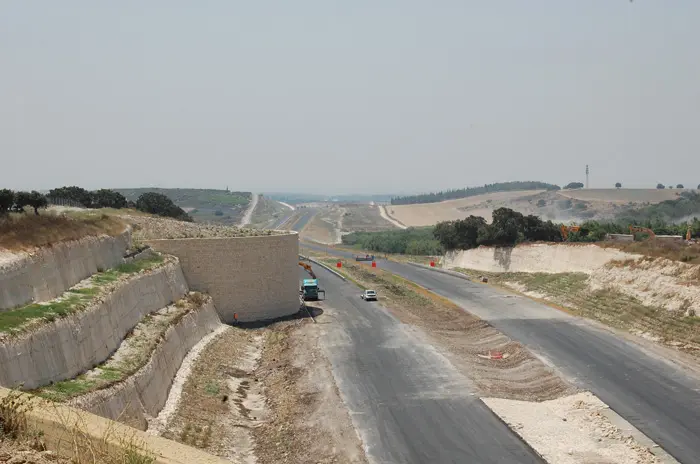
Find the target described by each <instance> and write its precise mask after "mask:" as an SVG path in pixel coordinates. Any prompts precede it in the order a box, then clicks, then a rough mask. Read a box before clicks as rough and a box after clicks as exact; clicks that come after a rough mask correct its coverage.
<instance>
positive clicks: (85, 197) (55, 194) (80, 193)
mask: <svg viewBox="0 0 700 464" xmlns="http://www.w3.org/2000/svg"><path fill="white" fill-rule="evenodd" d="M49 196H50V197H51V198H61V199H63V200H72V201H75V202H77V203H80V204H81V205H83V206H84V207H86V208H89V207H90V205H91V204H92V195H91V194H90V192H88V191H87V190H85V189H84V188H81V187H77V186H75V185H73V186H71V187H61V188H56V189H51V190H49Z"/></svg>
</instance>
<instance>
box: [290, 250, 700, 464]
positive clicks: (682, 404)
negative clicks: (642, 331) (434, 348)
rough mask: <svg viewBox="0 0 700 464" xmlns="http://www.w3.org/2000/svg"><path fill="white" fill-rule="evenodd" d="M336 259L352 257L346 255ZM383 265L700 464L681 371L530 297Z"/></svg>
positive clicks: (689, 382) (698, 431) (681, 457)
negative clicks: (448, 302) (483, 322)
mask: <svg viewBox="0 0 700 464" xmlns="http://www.w3.org/2000/svg"><path fill="white" fill-rule="evenodd" d="M303 246H304V247H307V248H312V249H317V250H319V251H326V250H327V248H324V247H317V246H315V245H312V244H306V243H305V244H303ZM333 254H336V255H341V256H343V257H345V258H352V253H348V252H345V251H342V250H333ZM377 262H378V266H379V267H380V268H383V269H386V270H388V271H390V272H392V273H395V274H397V275H400V276H402V277H404V278H406V279H408V280H411V281H413V282H415V283H417V284H419V285H421V286H423V287H426V288H428V289H430V290H431V291H433V292H435V293H437V294H438V295H441V296H444V297H446V298H449V299H450V300H452V301H453V302H455V303H456V304H458V305H459V306H460V307H462V308H463V309H464V310H466V311H469V312H470V313H472V314H475V315H476V316H478V317H480V318H482V319H484V320H487V321H488V322H489V323H491V324H492V325H493V326H494V327H496V328H498V329H499V330H500V331H502V332H503V333H505V334H507V335H508V336H510V337H511V338H513V339H515V340H517V341H519V342H521V343H523V344H524V345H525V346H527V347H528V348H529V349H530V350H531V351H532V352H533V353H534V354H536V355H537V356H539V357H540V358H541V359H543V360H544V361H545V362H546V363H547V364H548V365H550V366H552V367H554V368H555V369H557V370H558V371H559V372H560V373H561V374H562V375H563V376H564V377H565V378H567V379H568V380H569V381H571V382H572V383H573V384H574V385H576V386H578V387H580V388H582V389H585V390H589V391H591V392H593V393H594V394H595V395H597V396H598V397H599V398H600V399H601V400H603V401H604V402H605V403H607V404H608V405H609V406H610V407H611V408H612V409H613V410H614V411H615V412H617V413H618V414H619V415H620V416H622V417H623V418H625V419H626V420H627V421H628V422H630V423H631V424H632V425H634V426H635V427H637V428H638V429H639V430H641V431H642V432H643V433H644V434H645V435H647V436H648V437H649V438H651V439H652V440H654V441H655V442H656V443H657V444H658V445H660V446H661V447H662V448H664V449H665V450H666V451H667V452H668V453H670V454H671V455H672V456H673V457H674V458H675V459H677V460H678V461H680V462H681V463H698V462H700V382H698V379H697V378H696V377H695V376H693V375H692V374H691V373H689V372H687V371H685V370H684V369H683V368H681V367H680V366H678V365H676V364H673V363H672V362H670V361H668V360H665V359H662V358H661V357H659V356H657V355H655V354H654V353H652V352H650V351H648V350H646V349H645V348H644V347H642V346H640V345H637V344H636V343H633V342H631V341H629V340H626V339H624V338H623V337H620V336H618V335H616V334H614V333H612V332H611V331H608V330H605V329H603V328H600V327H598V326H597V325H596V324H593V323H591V322H589V321H586V320H584V319H581V318H578V317H574V316H570V315H568V314H565V313H563V312H561V311H559V310H557V309H555V308H552V307H549V306H547V305H544V304H540V303H537V302H535V301H532V300H530V299H528V298H525V297H520V296H517V295H513V294H511V293H509V292H506V291H504V290H500V289H496V288H494V287H490V286H487V285H483V284H479V283H474V282H470V281H468V280H465V279H463V278H459V277H454V276H451V275H446V274H443V273H440V272H437V271H435V270H430V269H425V268H421V267H417V266H413V265H410V264H404V263H397V262H394V261H386V260H381V259H380V260H378V261H377Z"/></svg>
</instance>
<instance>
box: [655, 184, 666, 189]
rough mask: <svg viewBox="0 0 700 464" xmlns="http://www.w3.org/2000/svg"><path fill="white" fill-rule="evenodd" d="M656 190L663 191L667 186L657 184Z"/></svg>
mask: <svg viewBox="0 0 700 464" xmlns="http://www.w3.org/2000/svg"><path fill="white" fill-rule="evenodd" d="M656 188H657V189H659V190H663V189H665V188H666V186H665V185H664V184H662V183H658V184H656Z"/></svg>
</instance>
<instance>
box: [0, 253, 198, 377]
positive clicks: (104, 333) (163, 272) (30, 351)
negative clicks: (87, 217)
mask: <svg viewBox="0 0 700 464" xmlns="http://www.w3.org/2000/svg"><path fill="white" fill-rule="evenodd" d="M187 291H188V289H187V283H186V281H185V278H184V276H183V274H182V270H181V269H180V264H179V262H177V260H172V261H170V262H167V263H166V264H164V265H163V266H161V267H158V268H157V269H154V270H152V271H150V272H149V273H146V274H139V275H138V276H135V277H133V278H131V279H129V280H128V281H125V282H123V283H121V284H119V285H118V286H117V287H116V288H115V289H114V290H113V291H112V292H111V293H109V294H107V295H106V296H105V297H104V299H102V300H101V301H97V302H95V303H94V304H93V305H92V306H91V307H89V308H86V309H85V310H84V311H80V312H77V313H74V314H72V315H70V316H68V317H66V318H63V319H57V320H55V321H53V322H51V323H47V324H45V325H43V326H41V327H40V328H38V329H37V330H36V331H33V332H30V333H28V334H23V335H20V336H18V337H17V338H10V339H9V340H5V341H4V343H2V345H0V385H2V386H4V387H8V388H14V387H18V386H20V385H22V384H24V388H25V389H33V388H38V387H41V386H44V385H47V384H49V383H51V382H57V381H60V380H65V379H71V378H73V377H75V376H77V375H78V374H80V373H82V372H85V371H86V370H88V369H91V368H93V367H94V366H96V365H98V364H100V363H102V362H104V361H105V360H106V359H107V358H108V357H109V356H110V355H111V354H112V353H113V352H114V351H115V350H116V349H117V348H118V347H119V344H120V343H121V342H122V340H123V339H124V337H125V336H126V334H127V333H128V332H129V331H130V330H131V329H133V328H134V327H135V326H136V324H137V323H138V322H139V321H140V320H141V318H142V317H143V316H145V315H146V314H150V313H152V312H154V311H157V310H158V309H160V308H163V307H164V306H167V305H168V304H170V303H172V302H173V301H176V300H178V299H179V298H181V297H182V296H183V295H185V294H186V293H187Z"/></svg>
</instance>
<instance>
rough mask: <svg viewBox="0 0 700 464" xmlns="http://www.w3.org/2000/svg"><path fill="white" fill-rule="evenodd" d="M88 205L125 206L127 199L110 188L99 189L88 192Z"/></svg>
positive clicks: (95, 206) (117, 207)
mask: <svg viewBox="0 0 700 464" xmlns="http://www.w3.org/2000/svg"><path fill="white" fill-rule="evenodd" d="M90 198H91V200H90V206H91V207H93V208H115V209H121V208H126V206H127V201H126V198H125V197H124V195H122V194H121V193H119V192H115V191H114V190H110V189H100V190H95V191H94V192H90Z"/></svg>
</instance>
